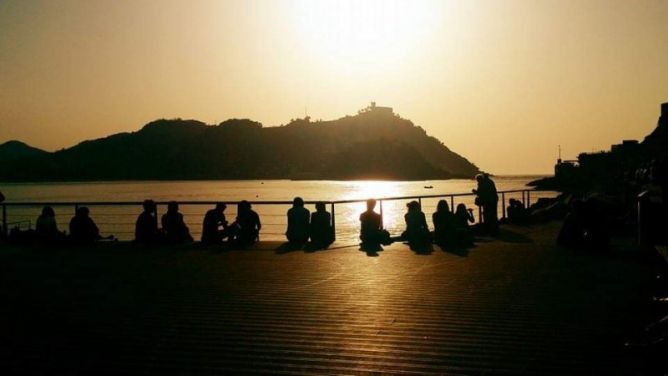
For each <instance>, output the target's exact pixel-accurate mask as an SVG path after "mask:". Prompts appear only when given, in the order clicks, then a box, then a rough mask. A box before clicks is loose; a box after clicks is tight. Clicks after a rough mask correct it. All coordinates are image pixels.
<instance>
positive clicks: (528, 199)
mask: <svg viewBox="0 0 668 376" xmlns="http://www.w3.org/2000/svg"><path fill="white" fill-rule="evenodd" d="M529 206H531V191H527V205H526V207H527V208H528V207H529Z"/></svg>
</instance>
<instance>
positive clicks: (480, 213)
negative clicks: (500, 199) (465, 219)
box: [478, 206, 482, 223]
mask: <svg viewBox="0 0 668 376" xmlns="http://www.w3.org/2000/svg"><path fill="white" fill-rule="evenodd" d="M478 223H482V206H478Z"/></svg>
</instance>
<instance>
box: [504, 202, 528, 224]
mask: <svg viewBox="0 0 668 376" xmlns="http://www.w3.org/2000/svg"><path fill="white" fill-rule="evenodd" d="M506 212H507V213H508V221H509V222H511V223H519V224H521V223H526V222H527V220H528V219H529V211H528V210H527V209H526V208H525V207H524V204H522V201H520V200H516V199H514V198H511V199H510V201H509V203H508V209H507V211H506Z"/></svg>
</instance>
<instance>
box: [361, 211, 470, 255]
mask: <svg viewBox="0 0 668 376" xmlns="http://www.w3.org/2000/svg"><path fill="white" fill-rule="evenodd" d="M375 207H376V200H373V199H371V200H368V201H367V210H366V211H365V212H364V213H362V214H361V215H360V224H361V233H360V239H361V241H362V247H363V248H374V247H379V246H380V245H388V244H391V243H392V241H393V240H395V239H393V238H392V237H391V236H390V233H389V232H388V231H387V230H385V229H383V226H382V220H381V216H380V214H378V213H376V212H375V211H374V209H375ZM406 207H407V208H408V210H407V212H406V214H405V215H404V220H405V222H406V230H405V231H404V232H403V233H402V234H401V236H400V237H398V238H396V240H401V241H406V242H408V244H409V245H410V247H411V248H413V249H417V248H422V247H424V246H427V245H428V244H431V242H432V241H433V242H434V243H436V244H438V245H441V246H469V245H471V244H472V243H473V234H472V232H471V230H470V229H469V223H473V222H474V221H475V219H474V217H473V211H472V210H471V209H467V208H466V205H464V204H459V205H457V210H456V211H455V212H454V213H453V212H451V211H450V207H449V206H448V203H447V201H445V200H440V201H439V202H438V205H437V207H436V212H434V214H433V215H432V222H433V223H434V232H433V234H432V233H431V231H430V230H429V225H428V224H427V220H426V217H425V215H424V213H423V212H422V208H421V205H420V203H419V202H417V201H411V202H409V203H408V204H407V205H406Z"/></svg>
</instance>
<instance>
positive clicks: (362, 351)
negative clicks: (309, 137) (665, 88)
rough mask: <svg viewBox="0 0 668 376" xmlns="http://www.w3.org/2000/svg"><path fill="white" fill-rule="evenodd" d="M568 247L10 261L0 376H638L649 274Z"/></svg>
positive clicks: (199, 252) (340, 248)
mask: <svg viewBox="0 0 668 376" xmlns="http://www.w3.org/2000/svg"><path fill="white" fill-rule="evenodd" d="M558 229H559V223H550V224H547V225H541V226H534V227H527V228H522V227H512V226H505V227H503V229H502V233H501V236H500V238H499V239H497V240H492V239H482V240H481V241H480V242H478V244H477V246H476V247H474V248H471V249H470V250H469V251H468V252H446V251H443V250H441V249H440V248H438V247H434V250H433V252H431V253H430V254H416V253H414V252H412V251H411V250H409V248H408V246H406V245H403V244H400V243H399V244H394V245H392V246H389V247H386V248H385V250H383V251H381V252H379V253H378V254H377V255H367V254H366V253H364V252H362V251H360V250H359V247H358V246H357V245H351V244H334V245H333V246H332V247H331V249H329V250H326V251H317V252H304V251H288V250H283V249H282V248H281V247H280V245H281V243H277V242H264V243H260V244H259V245H258V246H257V247H256V249H253V250H244V251H240V250H232V251H220V250H218V249H215V248H203V247H202V246H201V245H199V244H194V245H189V246H181V247H174V248H143V247H140V246H136V245H133V244H129V243H116V244H112V243H110V244H100V245H98V246H95V247H89V248H82V249H59V250H53V251H51V250H49V251H46V250H39V249H26V248H15V247H2V248H0V299H1V301H2V304H1V305H0V337H1V338H2V340H0V367H1V369H2V370H5V371H3V372H1V373H2V374H4V375H9V374H49V375H51V374H98V375H99V374H107V375H120V374H144V375H145V374H160V375H167V374H175V375H176V374H180V375H197V374H221V373H228V374H243V373H262V374H267V373H274V374H386V373H397V374H419V373H423V374H453V375H459V374H462V375H489V374H555V375H573V374H582V375H634V374H641V373H642V371H643V359H642V358H641V357H640V356H639V355H638V354H634V353H631V352H627V351H625V350H624V349H623V347H622V344H623V343H624V341H625V339H626V338H627V336H628V334H629V333H630V332H632V331H633V330H634V329H635V330H637V328H639V327H641V325H642V324H643V323H644V322H645V320H646V319H647V317H646V315H647V309H648V307H647V302H648V296H649V295H650V292H649V290H648V286H649V284H650V281H651V278H652V273H651V267H650V265H649V264H647V263H643V262H641V261H640V260H639V259H638V258H636V257H634V256H633V255H632V254H631V252H630V251H628V250H626V251H625V250H624V249H620V250H618V251H616V252H614V253H613V254H612V255H592V254H586V253H582V252H574V251H569V250H565V249H559V248H558V247H556V246H555V245H554V239H555V236H556V232H557V231H558ZM622 248H623V247H622Z"/></svg>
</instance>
